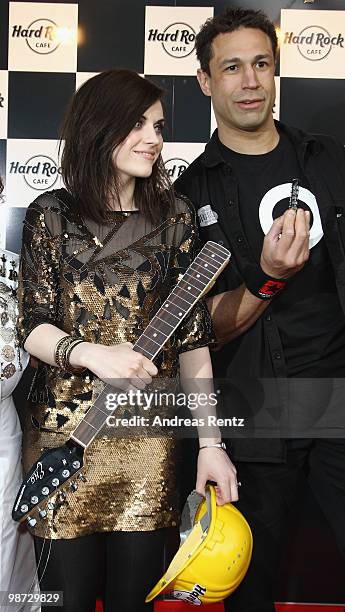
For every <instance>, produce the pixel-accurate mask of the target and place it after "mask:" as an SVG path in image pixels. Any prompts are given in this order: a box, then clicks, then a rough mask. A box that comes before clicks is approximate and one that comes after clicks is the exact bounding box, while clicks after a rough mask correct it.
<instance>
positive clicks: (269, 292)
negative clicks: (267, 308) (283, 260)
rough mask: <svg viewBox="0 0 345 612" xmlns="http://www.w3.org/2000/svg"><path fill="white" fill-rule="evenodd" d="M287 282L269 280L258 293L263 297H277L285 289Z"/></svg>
mask: <svg viewBox="0 0 345 612" xmlns="http://www.w3.org/2000/svg"><path fill="white" fill-rule="evenodd" d="M285 285H286V282H284V281H275V280H268V281H266V282H265V284H264V285H262V287H260V289H259V291H258V293H259V294H260V295H262V296H267V297H273V296H274V295H277V293H279V292H280V291H281V290H282V289H284V287H285Z"/></svg>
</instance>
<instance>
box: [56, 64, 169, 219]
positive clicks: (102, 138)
mask: <svg viewBox="0 0 345 612" xmlns="http://www.w3.org/2000/svg"><path fill="white" fill-rule="evenodd" d="M163 94H164V91H163V90H162V89H161V88H160V87H158V86H157V85H155V84H154V83H152V82H151V81H149V80H147V79H143V78H142V77H140V76H139V75H138V74H137V73H136V72H132V71H131V70H121V69H117V70H108V71H106V72H101V73H100V74H98V75H97V76H95V77H93V78H91V79H89V80H88V81H86V82H85V83H84V84H83V85H82V86H81V87H80V88H79V89H78V91H77V92H76V93H75V95H74V96H73V98H72V100H71V103H70V105H69V107H68V109H67V112H66V115H65V118H64V122H63V125H62V129H61V141H64V148H63V152H62V157H61V169H62V177H63V180H64V182H65V185H66V187H67V189H68V190H69V191H70V193H71V194H72V195H73V197H74V199H75V202H76V204H75V206H76V209H77V212H78V213H80V214H81V215H82V216H83V217H89V218H91V219H94V220H95V221H98V222H104V221H105V220H106V212H107V210H108V201H109V197H114V198H115V199H116V201H118V202H119V203H120V199H119V191H120V185H119V179H118V176H117V171H116V168H115V167H114V163H113V159H112V157H113V151H114V149H115V147H116V146H118V145H119V144H120V143H122V142H123V141H124V140H125V138H126V137H127V136H128V134H129V133H130V131H131V130H132V129H133V127H134V126H135V124H136V123H137V121H138V120H139V119H140V118H141V117H142V116H143V114H144V113H145V111H146V110H147V109H148V108H149V107H150V106H152V104H154V103H155V102H157V100H161V98H162V96H163ZM170 187H171V183H170V179H169V177H168V174H167V172H166V170H165V167H164V164H163V161H162V158H161V156H159V158H158V160H157V161H156V162H155V164H154V166H153V169H152V174H151V176H150V177H147V178H136V182H135V190H134V204H135V206H136V208H138V209H139V210H140V211H142V212H143V214H144V215H145V216H147V217H148V218H149V219H151V220H152V221H158V220H159V219H160V218H161V217H162V216H165V215H166V214H167V212H169V211H170V210H171V209H172V207H173V195H172V194H173V192H172V189H171V188H170Z"/></svg>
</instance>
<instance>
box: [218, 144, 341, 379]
mask: <svg viewBox="0 0 345 612" xmlns="http://www.w3.org/2000/svg"><path fill="white" fill-rule="evenodd" d="M218 146H219V148H220V152H221V155H222V156H223V158H224V160H225V162H227V163H229V164H230V165H231V167H232V169H233V171H234V174H235V175H236V180H237V190H238V202H239V215H240V219H241V222H242V224H243V229H244V234H245V236H246V238H247V241H248V245H249V249H250V252H251V253H250V255H251V257H252V258H253V259H254V260H255V261H256V262H257V263H258V264H259V262H260V255H261V251H262V246H263V239H264V236H265V233H267V230H268V229H269V228H270V227H271V224H272V221H273V219H275V218H276V217H279V216H280V215H282V214H283V213H284V212H285V210H286V209H287V208H288V205H289V195H290V192H291V182H292V180H293V179H294V178H297V179H298V184H299V197H298V206H299V207H301V208H303V209H304V210H310V211H311V246H310V256H309V260H308V262H307V263H306V265H305V266H304V268H303V269H302V270H301V271H300V272H299V273H298V274H296V276H295V278H293V279H292V280H291V281H290V282H289V287H288V290H286V291H283V292H282V293H281V294H280V295H279V296H277V297H276V298H275V299H274V300H273V301H272V315H273V316H274V318H275V320H276V324H277V328H278V331H279V335H280V338H281V342H282V347H283V353H284V359H285V362H286V370H287V375H288V376H305V377H310V378H311V377H319V376H326V377H332V376H333V377H336V376H339V377H340V376H344V373H345V367H344V365H345V317H344V314H343V312H342V309H341V306H340V302H339V298H338V294H337V288H336V284H335V277H334V274H333V273H332V272H331V262H330V259H329V255H328V251H327V248H326V245H325V241H324V240H323V231H322V223H321V220H320V215H319V210H318V204H317V201H316V198H315V195H314V194H313V193H312V192H311V190H310V185H309V184H308V182H307V180H306V177H305V176H304V174H303V172H302V169H301V167H300V165H299V163H298V160H297V156H296V153H295V150H294V147H293V145H292V143H291V141H290V140H289V139H288V137H287V136H286V134H284V133H283V132H282V133H281V134H280V139H279V143H278V145H277V146H276V147H275V148H274V149H273V150H272V151H270V152H269V153H266V154H264V155H244V154H240V153H236V152H234V151H232V150H231V149H229V148H228V147H226V146H224V145H223V144H222V143H221V142H220V141H219V140H218Z"/></svg>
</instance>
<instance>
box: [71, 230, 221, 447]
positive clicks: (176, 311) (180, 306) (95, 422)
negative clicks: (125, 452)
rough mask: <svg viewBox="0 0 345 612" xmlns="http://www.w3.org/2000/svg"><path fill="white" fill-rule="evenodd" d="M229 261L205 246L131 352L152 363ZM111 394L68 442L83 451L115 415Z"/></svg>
mask: <svg viewBox="0 0 345 612" xmlns="http://www.w3.org/2000/svg"><path fill="white" fill-rule="evenodd" d="M229 259H230V253H229V251H228V250H227V249H225V248H224V247H223V246H221V245H219V244H217V243H215V242H210V241H209V242H206V244H205V246H204V247H203V248H202V250H201V251H200V253H199V254H198V255H197V257H196V258H195V259H194V261H193V262H192V263H191V265H190V266H189V268H188V269H187V270H186V272H185V273H184V275H183V277H182V278H181V279H180V280H179V282H178V283H177V285H176V286H175V287H174V289H173V290H172V292H171V293H170V295H169V296H168V298H167V299H166V300H165V302H164V303H163V304H162V306H161V307H160V309H159V310H158V312H157V313H156V314H155V315H154V317H153V318H152V320H151V321H150V323H149V324H148V326H147V327H146V328H145V330H144V331H143V333H142V334H141V336H140V337H139V338H138V340H137V341H136V343H135V344H134V347H133V350H135V351H137V352H139V353H141V354H142V355H144V356H145V357H147V358H148V359H150V360H151V361H152V360H153V359H154V358H155V357H156V356H157V355H158V353H159V352H160V350H161V349H162V348H163V346H164V344H165V343H166V341H167V340H168V338H170V336H171V335H172V334H173V333H174V332H175V331H176V329H177V328H178V327H179V325H180V324H181V321H183V319H184V318H185V317H186V315H187V314H188V313H189V312H190V310H191V309H192V308H193V306H194V305H195V304H196V302H197V301H198V300H199V299H200V297H201V296H202V295H204V294H205V293H206V292H207V291H208V290H209V289H210V287H211V286H212V284H213V283H214V281H215V279H216V278H217V276H219V274H220V273H221V272H222V270H223V269H224V268H225V266H226V265H227V263H228V262H229ZM113 392H114V388H113V387H112V386H111V385H109V384H108V385H104V388H103V389H102V391H101V393H100V394H99V395H98V397H97V399H96V401H95V403H94V404H93V405H92V406H91V408H90V409H89V410H88V412H87V414H86V415H85V417H84V418H83V419H82V420H81V422H80V423H79V424H78V425H77V427H76V429H75V430H74V431H73V433H72V435H71V438H72V439H73V440H74V441H75V442H77V443H78V444H80V445H81V446H83V447H84V448H86V447H87V446H89V444H90V443H91V442H92V440H93V439H94V438H95V436H96V435H97V434H98V432H99V431H100V430H101V429H102V427H103V426H104V424H105V422H106V420H107V418H108V417H109V416H110V415H111V414H112V413H113V412H114V411H115V409H116V408H114V410H113V411H110V410H107V409H106V408H105V402H104V400H105V397H106V394H107V393H113Z"/></svg>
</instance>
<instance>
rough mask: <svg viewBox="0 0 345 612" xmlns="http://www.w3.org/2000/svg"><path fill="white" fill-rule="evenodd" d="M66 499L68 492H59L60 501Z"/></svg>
mask: <svg viewBox="0 0 345 612" xmlns="http://www.w3.org/2000/svg"><path fill="white" fill-rule="evenodd" d="M65 499H66V493H64V491H60V493H59V501H60V502H64V501H65Z"/></svg>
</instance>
